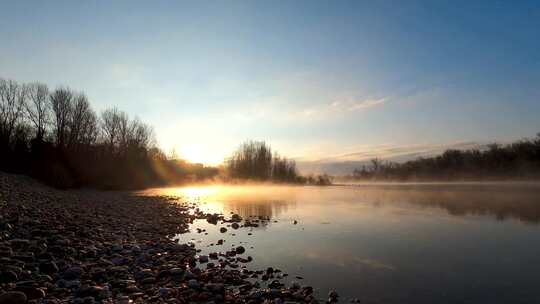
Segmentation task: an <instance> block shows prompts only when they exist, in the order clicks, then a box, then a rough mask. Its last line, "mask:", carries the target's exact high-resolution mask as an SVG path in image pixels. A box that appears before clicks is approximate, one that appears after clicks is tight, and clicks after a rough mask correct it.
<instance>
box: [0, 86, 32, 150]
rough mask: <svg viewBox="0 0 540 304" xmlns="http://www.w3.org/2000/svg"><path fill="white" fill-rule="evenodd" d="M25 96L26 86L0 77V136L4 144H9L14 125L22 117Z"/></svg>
mask: <svg viewBox="0 0 540 304" xmlns="http://www.w3.org/2000/svg"><path fill="white" fill-rule="evenodd" d="M26 97H27V87H26V86H24V85H20V84H18V83H17V82H15V81H13V80H5V79H0V137H1V140H2V143H3V144H4V145H6V146H9V144H10V142H11V138H12V135H13V132H14V130H15V127H16V126H17V123H18V122H19V121H20V120H21V119H22V116H23V115H22V114H23V110H24V104H25V102H26Z"/></svg>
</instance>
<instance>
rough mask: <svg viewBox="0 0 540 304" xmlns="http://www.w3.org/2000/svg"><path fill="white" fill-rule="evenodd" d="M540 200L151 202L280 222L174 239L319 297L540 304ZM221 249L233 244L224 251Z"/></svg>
mask: <svg viewBox="0 0 540 304" xmlns="http://www.w3.org/2000/svg"><path fill="white" fill-rule="evenodd" d="M539 190H540V187H539V186H538V185H537V184H476V185H470V184H465V185H456V184H429V185H425V184H423V185H414V184H408V185H361V186H358V185H356V186H332V187H286V186H264V187H263V186H249V187H247V186H246V187H243V186H209V187H189V188H172V189H154V190H149V191H146V192H144V194H150V195H155V194H162V195H163V194H164V195H172V196H174V197H177V198H178V200H179V201H192V202H197V203H198V204H199V206H201V208H202V209H205V210H206V211H208V212H218V213H223V214H228V213H230V212H234V213H238V214H240V215H242V216H243V217H245V218H246V217H249V216H263V217H271V218H272V220H271V221H269V222H268V223H269V224H268V226H261V227H260V228H249V229H238V230H234V229H228V230H227V232H226V233H221V232H220V231H219V228H220V225H217V226H216V225H212V224H209V223H208V222H206V221H205V220H201V221H196V222H195V223H194V224H193V226H192V232H190V233H187V234H182V235H178V236H177V237H178V239H179V240H180V241H181V242H187V241H194V242H196V243H197V247H198V248H200V249H201V250H202V251H201V254H208V253H210V252H215V251H224V250H227V249H228V248H231V247H232V246H235V245H239V244H241V245H243V246H244V247H246V250H247V251H246V253H245V254H246V255H250V256H252V257H253V258H254V259H253V262H252V263H250V264H249V267H251V268H253V269H264V268H265V267H267V266H273V267H278V268H280V269H282V270H284V271H286V272H287V273H289V274H291V276H290V277H289V278H294V276H296V275H300V276H302V277H304V278H305V279H306V282H309V284H312V285H313V286H314V287H315V288H316V291H317V292H318V294H320V295H322V296H324V295H325V294H327V292H328V290H329V289H330V288H335V289H337V290H338V291H339V292H340V294H341V295H342V296H343V298H342V299H343V301H344V302H347V299H348V298H352V297H358V298H360V299H361V300H362V303H448V304H450V303H540V292H538V291H537V286H536V285H537V282H538V281H539V280H540V245H538V244H540V231H539V228H540V227H539V226H538V225H536V224H537V223H539V222H540V201H539V197H540V196H539V193H540V192H539ZM274 220H276V222H274ZM295 220H297V221H298V223H297V224H296V225H295V224H294V223H293V221H295ZM523 223H527V225H523ZM197 228H199V229H204V231H205V232H204V233H197V230H196V229H197ZM205 233H207V234H205ZM220 239H223V240H225V242H224V244H223V245H222V246H216V243H217V241H218V240H220Z"/></svg>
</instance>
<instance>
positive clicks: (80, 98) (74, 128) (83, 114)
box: [68, 93, 95, 147]
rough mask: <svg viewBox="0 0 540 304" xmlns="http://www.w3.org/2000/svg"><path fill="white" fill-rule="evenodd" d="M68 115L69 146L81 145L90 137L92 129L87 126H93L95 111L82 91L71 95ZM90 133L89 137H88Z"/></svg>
mask: <svg viewBox="0 0 540 304" xmlns="http://www.w3.org/2000/svg"><path fill="white" fill-rule="evenodd" d="M70 114H71V115H70V116H69V142H68V145H69V146H72V147H73V146H77V147H78V146H81V145H83V144H85V143H86V142H87V141H88V140H90V139H91V137H92V136H91V134H88V132H90V133H93V132H92V130H90V129H89V126H92V125H93V126H95V113H94V111H93V110H92V108H91V106H90V102H89V101H88V98H87V97H86V95H85V94H84V93H79V94H77V95H74V96H73V102H72V110H71V113H70ZM89 135H90V137H89Z"/></svg>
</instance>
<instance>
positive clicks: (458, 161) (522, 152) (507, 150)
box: [349, 133, 540, 180]
mask: <svg viewBox="0 0 540 304" xmlns="http://www.w3.org/2000/svg"><path fill="white" fill-rule="evenodd" d="M349 177H350V178H353V179H368V180H369V179H383V180H414V179H420V180H423V179H436V180H457V179H463V180H471V179H476V180H484V179H538V178H540V133H538V135H537V137H536V138H534V139H524V140H520V141H517V142H514V143H511V144H508V145H499V144H491V145H488V146H487V148H486V149H483V150H479V149H473V150H465V151H461V150H447V151H445V152H444V153H443V154H442V155H439V156H435V157H430V158H419V159H417V160H413V161H408V162H405V163H395V162H385V161H382V160H379V159H373V160H372V161H371V166H364V167H363V168H360V169H356V170H354V171H353V173H352V175H351V176H349Z"/></svg>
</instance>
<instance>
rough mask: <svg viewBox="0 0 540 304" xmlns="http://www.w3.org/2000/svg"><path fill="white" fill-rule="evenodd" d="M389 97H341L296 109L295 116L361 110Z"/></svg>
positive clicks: (382, 103) (318, 116)
mask: <svg viewBox="0 0 540 304" xmlns="http://www.w3.org/2000/svg"><path fill="white" fill-rule="evenodd" d="M388 100H389V99H388V98H387V97H382V98H365V99H356V98H342V99H337V100H333V101H331V102H328V103H321V104H316V105H313V106H309V107H306V108H304V109H302V110H300V111H297V112H296V114H295V116H304V117H309V118H331V117H334V116H337V115H344V114H347V113H350V112H363V111H366V110H369V109H371V108H375V107H380V106H382V105H384V104H385V103H386V102H387V101H388Z"/></svg>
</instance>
